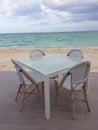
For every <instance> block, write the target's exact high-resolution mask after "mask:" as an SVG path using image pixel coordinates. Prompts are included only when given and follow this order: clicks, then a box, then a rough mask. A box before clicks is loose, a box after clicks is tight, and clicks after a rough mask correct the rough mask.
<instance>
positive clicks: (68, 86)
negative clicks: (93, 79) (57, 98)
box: [56, 75, 83, 91]
mask: <svg viewBox="0 0 98 130" xmlns="http://www.w3.org/2000/svg"><path fill="white" fill-rule="evenodd" d="M62 78H63V75H60V76H59V78H57V79H56V81H57V82H58V83H60V82H61V80H62ZM75 85H76V84H74V85H73V87H74V86H75ZM82 87H83V83H81V84H79V85H78V86H77V87H76V88H75V89H74V90H75V91H81V90H82ZM62 88H64V89H66V90H71V76H70V75H69V76H68V77H67V78H66V80H65V82H64V84H63V85H62Z"/></svg>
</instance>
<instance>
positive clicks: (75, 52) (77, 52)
mask: <svg viewBox="0 0 98 130" xmlns="http://www.w3.org/2000/svg"><path fill="white" fill-rule="evenodd" d="M67 56H72V57H77V58H80V59H83V53H82V52H81V50H79V49H73V50H71V51H69V52H68V54H67Z"/></svg>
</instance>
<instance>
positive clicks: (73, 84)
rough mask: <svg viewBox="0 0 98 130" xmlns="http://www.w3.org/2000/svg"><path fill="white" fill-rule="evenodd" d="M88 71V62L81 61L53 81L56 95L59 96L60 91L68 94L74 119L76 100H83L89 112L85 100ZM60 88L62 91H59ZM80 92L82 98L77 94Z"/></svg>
mask: <svg viewBox="0 0 98 130" xmlns="http://www.w3.org/2000/svg"><path fill="white" fill-rule="evenodd" d="M89 71H90V62H82V63H80V64H78V65H76V66H74V67H72V68H71V69H70V70H68V71H67V72H66V73H65V74H64V75H60V76H59V77H58V78H57V79H55V80H54V82H55V88H56V89H55V90H56V97H55V100H56V102H57V96H60V95H59V94H60V92H62V94H64V95H65V96H68V97H69V98H71V100H72V117H73V119H76V104H75V101H76V100H81V101H84V102H85V103H86V105H87V109H88V112H90V107H89V104H88V100H87V87H88V77H89ZM60 90H62V91H60ZM80 92H82V94H83V96H84V98H83V99H80V98H79V97H78V96H79V94H80Z"/></svg>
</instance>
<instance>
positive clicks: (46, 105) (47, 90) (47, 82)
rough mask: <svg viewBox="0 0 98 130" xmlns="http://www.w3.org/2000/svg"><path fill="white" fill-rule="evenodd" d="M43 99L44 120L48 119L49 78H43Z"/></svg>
mask: <svg viewBox="0 0 98 130" xmlns="http://www.w3.org/2000/svg"><path fill="white" fill-rule="evenodd" d="M44 98H45V118H46V119H47V120H48V119H50V87H49V78H48V77H47V76H45V87H44Z"/></svg>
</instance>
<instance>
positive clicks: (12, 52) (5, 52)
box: [0, 48, 98, 72]
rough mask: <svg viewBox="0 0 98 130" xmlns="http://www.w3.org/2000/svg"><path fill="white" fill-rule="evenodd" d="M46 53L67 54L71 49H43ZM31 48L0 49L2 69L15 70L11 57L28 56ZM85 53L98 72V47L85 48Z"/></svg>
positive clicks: (85, 58) (0, 68)
mask: <svg viewBox="0 0 98 130" xmlns="http://www.w3.org/2000/svg"><path fill="white" fill-rule="evenodd" d="M41 50H43V51H44V52H45V53H46V54H48V53H63V54H65V55H66V54H67V53H68V52H69V51H70V50H71V49H66V48H63V49H41ZM30 51H31V49H0V71H13V70H15V68H14V66H13V64H12V63H11V58H13V59H22V58H28V57H29V53H30ZM81 51H82V52H83V55H84V60H88V61H91V71H92V72H98V49H95V48H94V49H93V48H84V49H81Z"/></svg>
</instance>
